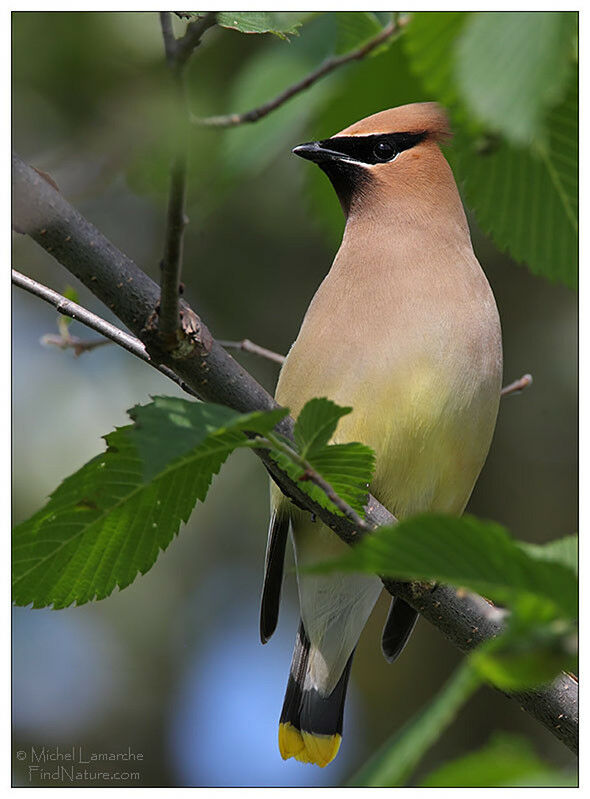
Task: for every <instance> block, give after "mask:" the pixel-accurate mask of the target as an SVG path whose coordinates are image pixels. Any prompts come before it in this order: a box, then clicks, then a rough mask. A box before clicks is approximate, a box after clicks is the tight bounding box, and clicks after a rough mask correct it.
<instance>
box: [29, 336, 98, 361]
mask: <svg viewBox="0 0 590 799" xmlns="http://www.w3.org/2000/svg"><path fill="white" fill-rule="evenodd" d="M39 341H40V342H41V344H42V345H43V346H44V347H46V346H48V345H49V346H51V347H57V348H58V349H60V350H70V349H71V350H74V355H75V356H76V358H78V357H79V356H80V355H82V353H84V352H91V351H92V350H96V349H98V347H104V346H105V344H112V343H113V342H112V341H110V340H109V339H107V338H99V339H96V341H86V340H85V339H82V338H78V337H77V336H70V335H69V334H68V335H66V336H64V335H58V334H54V333H46V334H45V335H44V336H41V338H40V339H39Z"/></svg>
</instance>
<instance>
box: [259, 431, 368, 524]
mask: <svg viewBox="0 0 590 799" xmlns="http://www.w3.org/2000/svg"><path fill="white" fill-rule="evenodd" d="M271 455H272V457H273V459H274V460H275V461H276V462H277V463H278V464H279V466H280V467H281V468H282V469H283V470H284V471H285V472H287V474H288V475H289V476H290V477H291V478H292V479H293V480H295V481H296V482H298V483H299V487H300V488H301V490H302V491H304V492H305V493H306V494H308V495H309V496H310V497H311V498H312V499H313V500H314V501H315V502H317V503H318V505H320V506H321V507H322V508H327V509H328V510H329V511H331V512H332V513H336V514H337V515H339V516H342V515H343V513H342V511H341V510H340V509H339V508H337V507H336V505H334V503H333V502H332V501H331V500H330V499H329V498H328V496H327V495H326V493H325V492H324V491H323V490H322V489H321V488H320V487H319V486H317V485H316V484H315V483H312V482H311V481H310V480H309V479H308V477H307V475H306V473H305V469H304V468H303V467H302V466H300V465H298V464H297V463H295V462H294V461H293V460H292V459H291V458H290V457H289V456H287V455H284V454H283V453H280V452H276V451H273V452H271ZM307 461H308V463H309V465H310V466H311V467H312V468H313V469H314V470H315V471H316V472H318V473H319V474H320V475H321V476H322V477H323V478H324V480H325V481H326V482H328V483H329V484H330V485H331V487H332V488H333V489H334V491H335V492H336V494H338V496H339V497H340V499H342V500H344V502H346V504H347V505H350V507H351V508H353V510H355V511H356V512H357V513H358V514H359V516H361V517H364V515H365V510H364V506H365V504H366V502H367V497H368V492H369V489H368V486H369V483H370V482H371V479H372V477H373V470H374V468H375V453H374V452H373V450H372V449H371V448H370V447H366V446H365V445H364V444H359V443H356V442H352V443H349V444H330V445H329V446H327V447H323V448H321V449H317V450H315V451H314V452H313V453H312V454H311V455H310V456H308V458H307Z"/></svg>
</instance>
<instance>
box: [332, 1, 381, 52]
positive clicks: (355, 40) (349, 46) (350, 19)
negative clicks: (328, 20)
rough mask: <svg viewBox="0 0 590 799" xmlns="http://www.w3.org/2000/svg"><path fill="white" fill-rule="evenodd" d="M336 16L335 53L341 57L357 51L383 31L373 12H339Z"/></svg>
mask: <svg viewBox="0 0 590 799" xmlns="http://www.w3.org/2000/svg"><path fill="white" fill-rule="evenodd" d="M334 16H335V17H336V30H337V34H336V47H335V51H336V53H337V54H339V55H341V54H343V53H348V52H350V50H356V49H357V48H358V47H361V46H362V45H363V44H365V43H366V42H368V41H369V39H372V38H374V37H375V36H376V35H377V34H378V33H379V32H380V31H381V30H382V27H381V24H380V23H379V20H378V19H377V17H376V16H375V14H374V13H373V12H372V11H339V12H337V13H335V14H334Z"/></svg>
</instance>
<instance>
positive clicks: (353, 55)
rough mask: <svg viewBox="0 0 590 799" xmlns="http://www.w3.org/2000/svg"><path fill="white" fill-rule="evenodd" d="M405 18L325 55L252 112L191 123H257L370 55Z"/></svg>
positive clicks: (216, 125) (220, 125) (224, 125)
mask: <svg viewBox="0 0 590 799" xmlns="http://www.w3.org/2000/svg"><path fill="white" fill-rule="evenodd" d="M407 21H408V18H407V17H403V16H401V17H400V16H397V15H396V17H395V18H394V19H392V20H391V22H390V23H389V24H388V25H386V26H385V27H384V28H383V30H381V31H379V33H378V34H377V35H376V36H374V37H373V38H372V39H370V40H369V41H368V42H366V43H365V44H364V45H362V47H358V48H357V49H356V50H352V51H351V52H350V53H345V54H344V55H341V56H334V57H333V58H328V59H327V60H326V61H324V62H323V64H321V65H320V66H319V67H318V68H317V69H314V71H313V72H310V73H309V75H307V76H306V77H305V78H303V79H302V80H300V81H298V82H297V83H294V84H293V85H292V86H289V88H287V89H285V91H283V92H281V93H280V94H279V95H277V97H275V98H274V99H272V100H269V101H268V102H266V103H263V104H262V105H260V106H258V107H257V108H253V109H252V110H251V111H246V112H245V113H243V114H223V115H220V116H212V117H195V116H193V117H191V120H192V122H193V124H194V125H199V126H202V127H213V128H233V127H236V126H237V125H243V124H244V123H247V122H258V120H259V119H262V118H263V117H265V116H266V115H267V114H270V113H271V111H274V110H276V109H277V108H279V107H280V106H281V105H283V104H284V103H286V102H287V101H288V100H290V99H291V98H292V97H295V96H296V95H297V94H300V93H301V92H303V91H305V90H306V89H309V87H310V86H313V84H314V83H317V82H318V81H319V80H320V79H321V78H323V77H325V76H326V75H329V74H330V72H334V70H336V69H338V68H339V67H342V66H344V65H345V64H349V63H350V62H351V61H360V60H361V59H363V58H365V57H366V56H367V55H369V53H371V52H372V51H373V50H375V49H376V48H377V47H379V46H380V45H381V44H383V43H384V42H386V41H387V40H388V39H390V38H391V37H392V36H393V35H394V34H396V33H399V32H400V31H401V30H402V29H403V27H404V25H405V24H406V22H407Z"/></svg>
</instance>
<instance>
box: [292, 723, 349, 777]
mask: <svg viewBox="0 0 590 799" xmlns="http://www.w3.org/2000/svg"><path fill="white" fill-rule="evenodd" d="M341 741H342V736H341V735H312V733H310V732H299V730H298V729H296V728H295V727H294V726H293V725H292V724H289V723H287V724H279V750H280V752H281V757H282V758H283V760H288V759H289V758H290V757H294V758H295V759H296V760H299V762H301V763H314V764H315V765H316V766H319V767H320V768H324V766H327V765H328V763H331V762H332V760H334V758H335V757H336V755H337V754H338V750H339V749H340V742H341Z"/></svg>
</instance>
